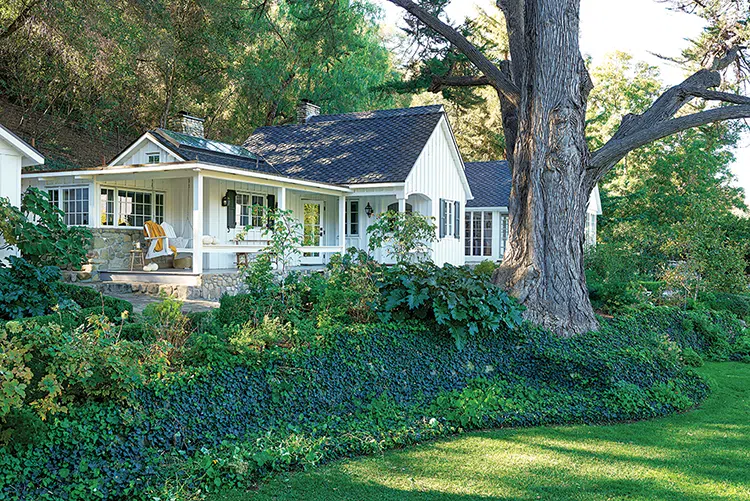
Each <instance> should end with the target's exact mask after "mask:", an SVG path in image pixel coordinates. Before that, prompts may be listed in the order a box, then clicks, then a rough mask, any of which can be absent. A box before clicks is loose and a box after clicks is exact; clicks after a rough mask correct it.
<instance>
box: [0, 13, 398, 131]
mask: <svg viewBox="0 0 750 501" xmlns="http://www.w3.org/2000/svg"><path fill="white" fill-rule="evenodd" d="M378 16H379V11H378V10H377V8H375V7H374V6H373V5H372V4H370V3H369V2H367V1H353V2H341V1H339V0H314V1H306V2H296V1H279V2H267V1H260V0H251V1H244V0H207V1H195V0H187V1H183V0H158V1H151V2H109V1H105V0H85V1H77V2H71V1H66V0H55V1H44V2H39V1H20V0H19V1H16V0H11V1H9V2H3V4H2V6H0V88H2V91H3V92H2V94H3V95H4V96H7V97H8V98H9V99H11V100H12V101H13V102H14V103H17V104H20V105H22V106H23V107H24V108H25V109H28V110H36V111H40V112H42V111H43V112H45V113H48V114H51V115H56V116H61V117H64V118H66V119H68V120H72V121H74V122H77V123H79V124H81V125H83V126H85V127H87V128H88V129H90V130H92V131H95V132H100V131H101V132H113V133H114V132H117V133H126V134H140V133H142V132H143V130H144V129H145V128H148V127H153V126H155V125H160V126H167V125H169V119H170V118H171V117H172V116H173V115H174V114H175V113H176V112H179V111H180V110H189V111H190V112H191V113H192V114H194V115H199V116H204V117H206V118H207V121H206V127H207V132H208V134H209V136H210V137H213V138H221V139H224V140H228V141H235V142H237V141H240V142H241V141H243V140H244V139H245V138H246V137H247V135H248V134H249V133H250V132H251V130H252V129H253V128H254V127H257V126H259V125H270V124H276V123H288V122H290V121H294V120H295V105H296V103H297V102H298V101H299V99H300V98H303V97H304V98H308V99H312V100H315V101H317V102H318V103H320V104H321V105H322V107H323V109H324V111H326V112H331V113H337V112H349V111H352V110H366V109H373V108H378V107H388V106H389V105H392V104H393V103H394V100H393V98H391V97H389V96H388V95H386V94H384V93H382V92H373V91H372V90H371V89H372V88H373V87H375V86H377V85H379V84H381V83H383V82H384V81H386V80H388V79H390V78H392V74H393V72H394V70H393V66H392V63H391V57H390V55H389V53H388V51H387V50H386V48H385V47H384V44H383V43H382V41H381V39H380V35H379V32H378V26H377V24H376V19H377V18H378ZM43 132H44V131H42V134H43ZM45 139H46V138H45ZM49 143H50V144H51V145H52V144H53V143H54V141H49Z"/></svg>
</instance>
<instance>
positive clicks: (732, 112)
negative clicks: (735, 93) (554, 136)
mask: <svg viewBox="0 0 750 501" xmlns="http://www.w3.org/2000/svg"><path fill="white" fill-rule="evenodd" d="M738 118H750V104H742V105H736V106H724V107H721V108H714V109H711V110H706V111H700V112H698V113H693V114H691V115H685V116H684V117H679V118H673V119H671V120H667V121H664V122H659V123H655V124H653V125H652V126H651V127H649V128H646V129H642V130H639V131H637V132H634V133H632V134H630V135H628V136H627V137H624V138H621V139H614V138H613V139H612V140H611V141H609V142H607V144H605V145H604V146H602V147H601V148H599V149H598V150H597V151H595V152H594V154H593V155H592V156H591V161H590V162H589V169H597V170H602V169H603V170H605V172H606V170H609V167H611V166H613V165H615V164H616V163H617V162H619V161H620V160H621V159H622V158H623V157H624V156H625V155H627V154H628V152H630V151H633V150H634V149H636V148H640V147H641V146H645V145H647V144H649V143H652V142H654V141H656V140H658V139H662V138H664V137H667V136H671V135H672V134H676V133H678V132H682V131H684V130H687V129H691V128H693V127H699V126H701V125H706V124H710V123H713V122H721V121H723V120H732V119H738Z"/></svg>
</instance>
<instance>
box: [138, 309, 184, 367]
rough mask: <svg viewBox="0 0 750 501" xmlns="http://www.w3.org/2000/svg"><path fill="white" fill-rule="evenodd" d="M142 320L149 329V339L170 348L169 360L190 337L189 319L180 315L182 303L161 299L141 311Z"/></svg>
mask: <svg viewBox="0 0 750 501" xmlns="http://www.w3.org/2000/svg"><path fill="white" fill-rule="evenodd" d="M143 318H144V320H145V323H146V325H148V327H149V328H150V329H151V337H152V338H153V339H155V340H157V341H164V342H165V343H167V344H168V345H169V346H170V350H169V352H170V358H173V357H174V356H175V355H176V354H178V353H179V352H180V351H181V349H182V347H183V346H184V345H185V342H186V341H187V339H188V337H190V334H191V330H190V319H189V318H188V317H186V316H185V315H183V314H182V301H180V300H178V299H175V298H172V297H168V296H165V297H162V300H161V301H159V302H158V303H151V304H149V305H148V306H146V308H145V309H144V310H143Z"/></svg>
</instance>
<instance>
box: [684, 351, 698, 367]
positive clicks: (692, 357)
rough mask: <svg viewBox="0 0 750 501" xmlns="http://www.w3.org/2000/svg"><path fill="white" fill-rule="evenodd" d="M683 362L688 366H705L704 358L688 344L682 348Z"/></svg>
mask: <svg viewBox="0 0 750 501" xmlns="http://www.w3.org/2000/svg"><path fill="white" fill-rule="evenodd" d="M682 363H684V364H685V365H687V366H688V367H703V358H702V357H701V356H700V355H698V354H697V353H696V352H695V350H694V349H692V348H691V347H689V346H688V347H686V348H685V349H684V350H682Z"/></svg>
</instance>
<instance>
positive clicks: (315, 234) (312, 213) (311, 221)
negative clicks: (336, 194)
mask: <svg viewBox="0 0 750 501" xmlns="http://www.w3.org/2000/svg"><path fill="white" fill-rule="evenodd" d="M304 210H305V221H304V224H303V230H304V233H303V237H302V245H304V246H305V247H319V246H321V245H322V242H323V236H324V235H325V229H324V228H323V202H318V201H311V200H306V201H305V202H304ZM302 264H323V255H322V254H321V253H320V252H305V253H303V254H302Z"/></svg>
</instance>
